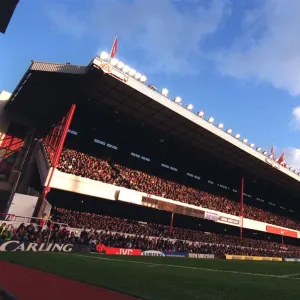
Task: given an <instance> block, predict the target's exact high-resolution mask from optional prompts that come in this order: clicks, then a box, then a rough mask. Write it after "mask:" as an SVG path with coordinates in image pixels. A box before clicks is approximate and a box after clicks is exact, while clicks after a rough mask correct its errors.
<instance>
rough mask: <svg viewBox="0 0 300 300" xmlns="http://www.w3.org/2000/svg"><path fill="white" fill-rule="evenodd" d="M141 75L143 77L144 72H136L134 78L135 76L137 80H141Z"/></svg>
mask: <svg viewBox="0 0 300 300" xmlns="http://www.w3.org/2000/svg"><path fill="white" fill-rule="evenodd" d="M141 77H142V74H141V73H136V74H135V75H134V78H135V79H136V80H139V79H140V78H141Z"/></svg>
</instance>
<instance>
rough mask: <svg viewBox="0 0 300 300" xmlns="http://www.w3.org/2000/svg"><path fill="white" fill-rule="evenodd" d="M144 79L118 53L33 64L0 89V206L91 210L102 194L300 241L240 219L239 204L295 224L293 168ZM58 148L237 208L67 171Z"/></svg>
mask: <svg viewBox="0 0 300 300" xmlns="http://www.w3.org/2000/svg"><path fill="white" fill-rule="evenodd" d="M142 78H143V79H142ZM141 79H142V80H141ZM145 79H146V78H145V77H143V76H142V75H141V74H139V75H138V76H137V73H136V72H130V69H129V68H128V70H124V65H123V64H120V63H119V62H118V61H117V60H116V59H114V60H108V59H101V58H94V59H93V60H92V61H91V62H90V63H89V64H88V65H87V66H77V65H71V64H69V63H66V64H54V63H45V62H32V64H31V65H30V67H29V69H28V70H27V71H26V73H25V74H24V76H23V78H22V79H21V81H20V83H19V84H18V86H17V87H16V89H15V91H14V92H13V93H12V94H11V95H9V94H7V93H1V97H2V98H3V100H2V101H1V103H5V105H2V106H1V107H2V111H1V112H0V113H1V128H0V131H1V142H0V148H1V150H0V151H1V156H0V159H1V170H0V171H1V181H0V189H1V194H0V195H1V203H0V204H1V210H2V211H3V212H4V213H9V214H13V215H26V216H28V217H31V216H33V215H35V216H40V215H41V214H43V213H45V212H46V213H48V212H49V211H50V209H51V205H56V206H57V205H58V206H62V205H64V204H63V203H64V200H65V199H67V198H73V199H75V198H76V197H78V196H75V195H81V196H80V197H81V199H88V198H92V199H93V201H94V202H93V203H94V204H93V207H94V208H95V206H97V205H99V206H101V205H102V204H103V203H104V201H105V200H103V199H106V200H109V201H110V204H109V205H110V206H113V207H114V208H115V210H118V209H121V210H122V209H124V210H125V209H128V206H126V205H125V203H127V204H134V205H135V207H140V208H143V209H144V210H143V213H144V215H145V216H146V215H147V214H150V212H151V213H152V212H153V211H162V212H164V215H163V216H164V217H165V216H169V217H168V221H167V222H169V219H171V222H173V218H174V214H175V215H182V216H186V217H188V219H187V220H186V221H187V222H189V221H191V222H192V219H193V220H195V219H201V220H208V221H207V222H210V223H209V224H212V222H213V223H214V224H220V225H226V226H229V227H230V228H233V230H235V229H236V230H238V231H240V232H241V233H242V230H243V229H245V230H252V231H255V232H261V233H270V234H275V235H278V236H285V237H289V238H293V239H299V238H300V232H299V231H298V230H297V228H295V226H293V227H289V226H288V224H286V225H285V226H284V225H282V224H280V226H279V225H278V224H277V223H276V224H275V223H274V222H273V220H272V218H270V219H269V220H267V221H261V220H258V219H256V218H255V216H254V217H253V218H249V217H246V215H245V206H244V205H247V207H254V208H256V209H261V210H263V211H267V212H269V213H270V214H273V215H274V216H278V215H279V216H283V217H284V218H287V219H291V220H293V222H297V221H298V222H299V221H300V220H299V218H298V217H297V212H298V211H299V209H300V207H299V192H300V182H299V181H300V176H299V173H298V172H297V171H296V170H293V169H292V168H287V167H284V166H282V165H280V164H278V163H277V162H276V161H275V160H273V159H272V158H271V157H270V156H269V155H268V153H266V152H262V150H261V149H260V148H259V147H257V148H256V147H255V146H254V144H248V141H247V140H246V139H244V140H243V139H241V138H240V136H239V135H236V134H232V131H231V130H228V129H227V130H224V129H223V126H221V125H220V124H217V125H215V124H214V120H213V118H208V119H206V118H205V115H204V114H203V112H199V113H197V114H195V113H193V112H192V111H191V109H192V106H185V105H184V104H183V103H182V101H181V99H180V98H179V97H176V98H174V100H173V99H171V98H169V97H168V93H167V91H166V90H164V91H163V92H161V91H160V90H158V89H157V88H156V87H155V86H154V85H150V84H146V82H145ZM187 104H188V103H187ZM63 148H64V149H75V150H76V151H77V152H76V153H84V154H88V155H90V156H92V157H98V156H101V157H106V159H107V161H114V162H117V163H118V164H120V165H122V166H126V167H128V166H129V167H130V168H131V169H135V170H140V171H141V170H142V171H143V172H146V173H147V174H151V175H153V176H156V177H158V178H163V179H164V180H167V181H168V182H176V183H178V184H181V185H184V186H189V187H192V188H193V189H198V190H201V191H205V192H207V193H210V194H213V195H218V196H219V197H226V198H228V199H230V200H231V201H232V203H235V206H236V205H238V206H239V211H238V213H237V212H236V210H235V212H233V211H231V210H230V207H229V206H228V207H225V208H224V209H222V210H218V209H217V208H214V209H211V208H210V207H206V206H205V205H203V206H202V205H201V206H199V205H195V204H192V203H188V201H185V199H178V198H179V196H178V194H176V193H174V197H173V198H168V197H167V196H166V195H164V194H161V193H160V192H159V191H157V192H155V193H149V192H147V191H146V190H139V189H133V188H132V186H133V185H134V184H133V183H132V182H129V183H128V186H124V184H123V185H122V186H118V185H117V184H115V183H114V184H111V183H110V182H109V180H107V181H106V182H104V181H102V182H101V181H99V180H95V179H93V178H91V176H85V175H84V174H78V172H77V173H76V172H71V170H66V169H64V168H63V166H62V163H61V151H64V150H63ZM80 155H81V157H82V158H83V159H85V156H83V154H80ZM118 167H119V166H114V168H116V169H117V168H118ZM124 168H125V167H124ZM117 171H118V172H120V171H119V169H117ZM95 176H96V175H95ZM149 178H150V177H149ZM154 185H155V184H154ZM59 191H65V192H59ZM67 194H68V196H67ZM70 195H71V196H70ZM85 197H86V198H85ZM63 198H65V199H63ZM71 202H72V200H71V201H69V202H68V205H69V206H71V205H72V203H71ZM74 202H75V200H74ZM95 203H96V204H95ZM118 204H119V205H120V206H117V205H118ZM122 205H123V206H122ZM118 207H119V208H118ZM140 212H141V210H140ZM137 215H138V214H137ZM170 216H171V218H170ZM274 219H275V217H274ZM178 220H181V219H180V218H179V219H178ZM177 222H178V221H177ZM203 222H204V221H203ZM227 228H228V227H227Z"/></svg>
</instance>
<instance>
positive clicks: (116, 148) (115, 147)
mask: <svg viewBox="0 0 300 300" xmlns="http://www.w3.org/2000/svg"><path fill="white" fill-rule="evenodd" d="M106 147H108V148H112V149H114V150H118V147H117V146H115V145H111V144H107V145H106Z"/></svg>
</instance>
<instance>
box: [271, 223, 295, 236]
mask: <svg viewBox="0 0 300 300" xmlns="http://www.w3.org/2000/svg"><path fill="white" fill-rule="evenodd" d="M266 231H267V232H269V233H274V234H278V235H283V236H289V237H292V238H298V232H297V231H293V230H289V229H284V228H280V227H275V226H271V225H267V226H266Z"/></svg>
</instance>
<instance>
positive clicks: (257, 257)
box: [226, 254, 282, 261]
mask: <svg viewBox="0 0 300 300" xmlns="http://www.w3.org/2000/svg"><path fill="white" fill-rule="evenodd" d="M226 259H234V260H257V261H258V260H259V261H282V258H281V257H263V256H245V255H228V254H226Z"/></svg>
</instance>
